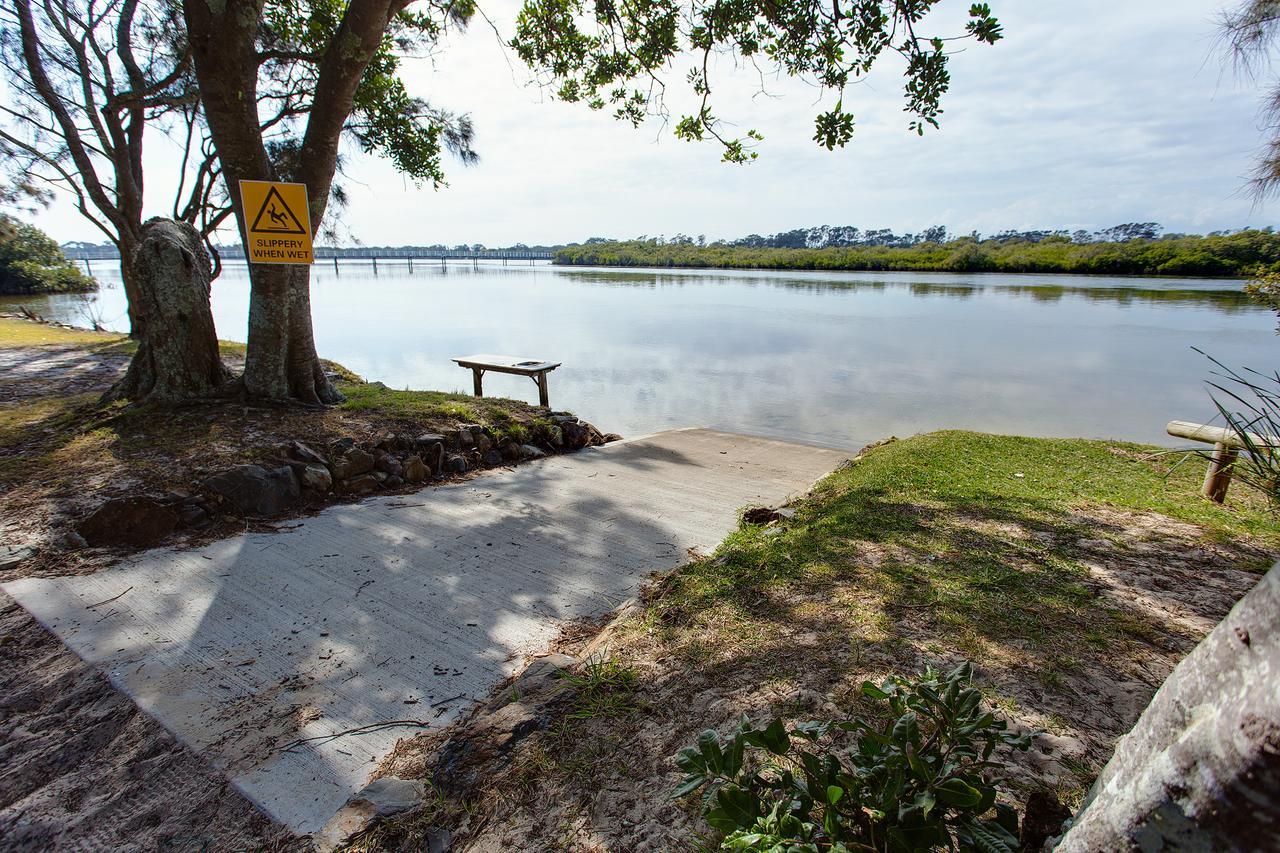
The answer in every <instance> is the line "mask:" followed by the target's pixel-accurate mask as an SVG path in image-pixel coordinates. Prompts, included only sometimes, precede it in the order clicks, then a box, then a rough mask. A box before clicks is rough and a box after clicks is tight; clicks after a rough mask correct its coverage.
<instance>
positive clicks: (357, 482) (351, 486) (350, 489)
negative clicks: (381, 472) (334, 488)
mask: <svg viewBox="0 0 1280 853" xmlns="http://www.w3.org/2000/svg"><path fill="white" fill-rule="evenodd" d="M338 489H339V491H341V492H342V493H343V494H344V495H367V494H369V493H370V492H376V491H377V490H378V481H377V480H376V479H375V478H374V476H373V475H372V474H359V475H357V476H355V477H352V478H351V479H349V480H341V481H339V483H338Z"/></svg>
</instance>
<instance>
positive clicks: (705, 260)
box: [554, 230, 1280, 278]
mask: <svg viewBox="0 0 1280 853" xmlns="http://www.w3.org/2000/svg"><path fill="white" fill-rule="evenodd" d="M554 257H555V263H557V264H563V265H567V266H605V267H656V268H662V267H687V268H695V269H755V270H829V271H835V270H843V271H902V272H971V273H972V272H1003V273H1064V274H1074V275H1116V276H1118V275H1127V276H1180V277H1185V278H1234V277H1251V276H1254V275H1256V274H1258V273H1260V272H1263V271H1265V270H1268V269H1271V268H1272V267H1273V266H1275V265H1276V264H1277V263H1280V235H1277V234H1272V233H1269V232H1266V231H1254V230H1249V231H1242V232H1239V233H1237V234H1224V235H1214V236H1207V237H1200V236H1187V237H1170V238H1165V239H1156V240H1147V239H1136V240H1127V241H1124V242H1089V243H1076V242H1072V241H1071V240H1070V239H1067V238H1066V237H1047V238H1045V239H1043V240H1040V241H1038V242H1032V241H1029V240H1026V239H1017V238H999V237H992V238H988V239H985V240H983V239H975V238H972V237H961V238H959V239H955V240H950V241H947V242H941V243H929V242H926V243H917V244H915V245H911V246H875V245H855V246H830V247H826V248H815V249H809V248H774V247H754V246H740V245H735V246H730V245H723V244H712V245H701V246H700V245H697V244H695V243H692V242H678V243H677V242H658V241H656V240H632V241H618V242H599V243H590V244H586V245H580V246H567V247H565V248H563V249H558V250H556V253H555V256H554Z"/></svg>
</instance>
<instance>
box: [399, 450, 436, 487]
mask: <svg viewBox="0 0 1280 853" xmlns="http://www.w3.org/2000/svg"><path fill="white" fill-rule="evenodd" d="M429 475H430V472H429V471H427V466H426V463H424V462H423V461H422V457H421V456H418V455H417V454H416V453H415V454H413V455H412V456H409V457H406V458H405V460H404V479H405V481H406V482H409V483H421V482H422V481H423V480H425V479H427V477H428V476H429Z"/></svg>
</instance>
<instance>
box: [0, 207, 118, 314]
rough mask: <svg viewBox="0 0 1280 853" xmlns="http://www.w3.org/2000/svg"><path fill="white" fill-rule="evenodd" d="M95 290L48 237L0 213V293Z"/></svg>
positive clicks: (92, 282)
mask: <svg viewBox="0 0 1280 853" xmlns="http://www.w3.org/2000/svg"><path fill="white" fill-rule="evenodd" d="M96 287H97V284H96V283H95V282H94V280H93V279H91V278H89V277H88V276H87V275H85V274H84V273H82V272H80V270H78V269H76V266H75V264H73V263H71V262H70V261H69V260H67V257H66V255H64V254H62V249H61V248H59V246H58V244H57V243H56V242H55V241H54V240H53V239H52V238H50V237H49V235H47V234H45V233H44V232H43V231H41V230H40V229H39V228H36V227H35V226H34V225H28V224H27V223H25V222H19V221H17V220H16V219H13V218H12V217H9V216H6V215H4V214H0V294H5V295H8V294H27V293H69V292H81V291H88V290H93V289H95V288H96Z"/></svg>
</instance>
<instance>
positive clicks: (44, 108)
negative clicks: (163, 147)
mask: <svg viewBox="0 0 1280 853" xmlns="http://www.w3.org/2000/svg"><path fill="white" fill-rule="evenodd" d="M0 27H2V30H0V64H2V65H3V67H4V69H5V71H6V72H7V77H8V80H9V83H10V86H9V88H10V93H11V95H12V101H11V102H10V103H4V104H0V119H2V120H0V144H3V146H4V147H5V148H6V150H7V151H6V153H7V154H8V155H9V156H8V157H6V158H5V162H6V165H7V166H8V169H7V171H9V172H10V176H11V180H12V183H11V186H14V187H16V188H18V190H19V191H20V192H22V193H23V194H25V195H28V196H30V195H32V194H33V193H40V192H41V190H42V188H45V187H51V188H54V189H60V190H64V191H67V192H69V193H70V194H71V195H72V196H73V197H74V198H75V201H76V206H77V208H78V209H79V211H80V213H81V214H82V215H83V216H85V217H86V218H87V219H89V221H91V222H92V223H93V224H94V225H95V226H96V227H97V228H98V229H99V230H100V231H102V233H103V234H105V235H106V236H107V239H109V240H110V241H111V243H112V244H114V245H115V246H116V248H117V249H118V250H119V253H120V272H121V276H122V279H123V283H124V290H125V296H126V298H127V300H128V304H129V322H130V327H131V330H133V331H136V330H137V328H138V324H139V316H138V304H139V299H138V288H137V283H136V280H135V269H136V266H137V264H136V259H137V253H138V248H139V246H140V240H141V236H142V226H143V220H144V203H145V183H144V180H143V143H144V138H145V135H146V130H147V128H148V126H152V125H159V126H160V129H161V130H163V131H166V132H170V133H171V135H173V136H175V137H176V138H178V139H180V140H183V141H184V142H185V149H184V158H183V174H182V178H183V180H182V181H181V182H180V184H179V187H178V191H177V194H176V197H175V199H174V204H173V215H174V217H175V218H177V219H180V220H182V221H185V222H189V223H195V224H196V225H197V226H198V227H199V229H200V231H201V233H202V234H204V235H206V236H207V235H208V234H209V233H211V232H212V231H213V229H215V228H216V227H217V226H218V224H219V223H220V222H221V221H222V219H223V218H225V217H226V215H227V213H228V212H229V211H228V210H227V208H226V206H225V202H224V200H222V199H220V198H219V197H218V187H219V185H218V184H217V177H218V165H217V160H216V158H215V157H214V152H213V150H212V148H211V147H210V146H209V145H208V144H207V142H206V141H205V140H204V138H203V136H202V135H201V134H200V132H199V128H200V120H199V110H198V97H197V95H196V93H195V90H194V85H193V84H194V81H193V79H192V77H191V75H190V73H189V72H190V62H189V55H188V52H187V46H186V39H185V34H184V31H183V28H182V22H181V19H180V18H179V17H178V15H177V11H176V9H175V8H174V7H173V6H172V4H170V3H167V2H158V0H157V2H151V0H41V2H38V3H32V2H31V0H14V2H13V3H11V4H5V6H4V10H3V12H0Z"/></svg>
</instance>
